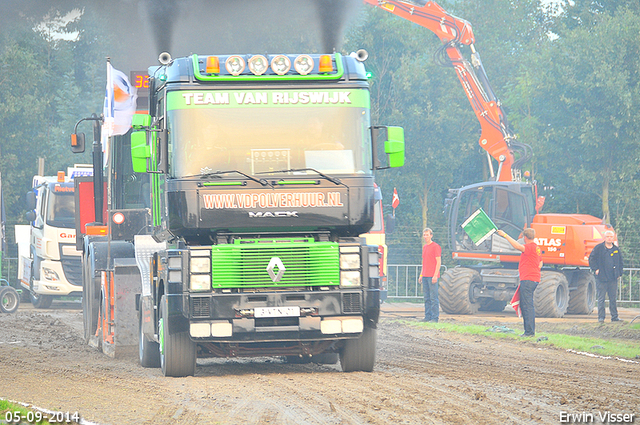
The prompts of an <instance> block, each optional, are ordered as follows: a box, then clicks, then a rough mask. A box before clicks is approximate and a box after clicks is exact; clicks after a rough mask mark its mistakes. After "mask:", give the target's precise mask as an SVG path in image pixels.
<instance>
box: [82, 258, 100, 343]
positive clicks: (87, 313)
mask: <svg viewBox="0 0 640 425" xmlns="http://www.w3.org/2000/svg"><path fill="white" fill-rule="evenodd" d="M85 252H87V250H85ZM93 264H94V261H93V260H92V259H91V251H90V250H89V252H87V254H86V255H84V256H83V258H82V325H83V328H84V342H85V343H87V342H89V339H90V338H91V337H93V336H94V335H95V333H96V330H97V328H98V316H99V314H100V298H99V294H100V290H99V289H98V287H99V285H100V279H99V278H96V277H95V271H94V267H93Z"/></svg>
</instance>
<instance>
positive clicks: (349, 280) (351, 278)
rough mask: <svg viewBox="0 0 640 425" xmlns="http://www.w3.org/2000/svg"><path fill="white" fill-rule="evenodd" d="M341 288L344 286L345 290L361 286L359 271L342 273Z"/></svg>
mask: <svg viewBox="0 0 640 425" xmlns="http://www.w3.org/2000/svg"><path fill="white" fill-rule="evenodd" d="M340 286H342V287H343V288H355V287H358V286H360V272H359V271H341V272H340Z"/></svg>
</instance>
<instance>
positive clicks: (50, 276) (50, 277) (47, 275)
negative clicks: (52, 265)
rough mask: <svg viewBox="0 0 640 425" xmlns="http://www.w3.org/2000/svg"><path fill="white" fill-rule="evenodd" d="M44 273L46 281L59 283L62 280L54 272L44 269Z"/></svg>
mask: <svg viewBox="0 0 640 425" xmlns="http://www.w3.org/2000/svg"><path fill="white" fill-rule="evenodd" d="M42 273H43V274H44V278H45V280H48V281H50V282H57V281H59V280H60V277H59V276H58V273H56V272H55V271H54V270H51V269H48V268H46V267H43V268H42Z"/></svg>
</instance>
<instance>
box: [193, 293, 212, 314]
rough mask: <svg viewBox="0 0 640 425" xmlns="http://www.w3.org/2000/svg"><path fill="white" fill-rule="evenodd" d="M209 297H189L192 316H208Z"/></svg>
mask: <svg viewBox="0 0 640 425" xmlns="http://www.w3.org/2000/svg"><path fill="white" fill-rule="evenodd" d="M210 300H211V299H210V298H209V297H191V316H192V317H209V316H210V314H211V313H210V312H209V304H210Z"/></svg>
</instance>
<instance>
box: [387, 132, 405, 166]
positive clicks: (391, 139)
mask: <svg viewBox="0 0 640 425" xmlns="http://www.w3.org/2000/svg"><path fill="white" fill-rule="evenodd" d="M387 138H388V139H387V141H385V142H384V152H385V153H386V154H387V155H388V156H389V167H391V168H395V167H402V166H403V165H404V128H402V127H388V128H387Z"/></svg>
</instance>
